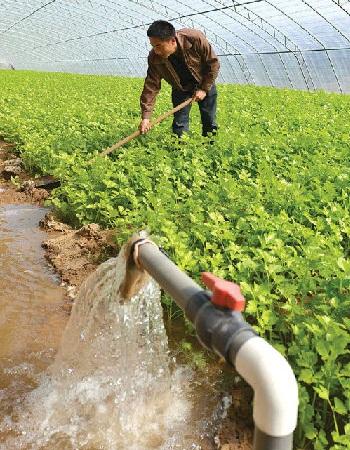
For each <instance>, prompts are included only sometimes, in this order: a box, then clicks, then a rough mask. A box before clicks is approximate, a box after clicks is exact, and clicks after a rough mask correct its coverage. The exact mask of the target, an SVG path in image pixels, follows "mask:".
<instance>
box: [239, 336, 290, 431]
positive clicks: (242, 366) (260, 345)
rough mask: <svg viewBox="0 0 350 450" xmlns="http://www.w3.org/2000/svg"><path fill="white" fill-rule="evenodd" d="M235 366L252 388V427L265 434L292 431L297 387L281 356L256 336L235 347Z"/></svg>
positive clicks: (287, 365) (288, 366) (288, 367)
mask: <svg viewBox="0 0 350 450" xmlns="http://www.w3.org/2000/svg"><path fill="white" fill-rule="evenodd" d="M235 366H236V369H237V371H238V373H239V374H240V375H241V376H242V377H243V378H244V379H245V380H246V381H247V383H249V384H250V385H251V387H252V388H253V390H254V403H253V418H254V423H255V426H256V427H258V428H259V430H260V431H262V432H264V433H265V434H267V435H269V436H274V437H282V436H287V435H289V434H292V433H293V431H294V429H295V427H296V423H297V416H298V386H297V382H296V380H295V376H294V374H293V371H292V369H291V367H290V365H289V364H288V362H287V361H286V360H285V359H284V358H283V356H282V355H281V354H280V353H279V352H278V351H277V350H275V349H274V348H273V347H272V346H271V345H270V344H268V343H267V342H266V341H265V340H264V339H262V338H260V337H253V338H251V339H249V340H248V341H247V342H245V343H244V344H243V345H242V347H241V348H240V349H239V351H238V353H237V355H236V359H235Z"/></svg>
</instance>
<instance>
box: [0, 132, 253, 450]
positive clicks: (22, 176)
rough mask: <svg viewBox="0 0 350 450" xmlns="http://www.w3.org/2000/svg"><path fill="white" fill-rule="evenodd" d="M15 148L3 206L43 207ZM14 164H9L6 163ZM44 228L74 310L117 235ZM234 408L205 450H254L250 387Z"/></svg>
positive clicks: (46, 223) (50, 219) (2, 177)
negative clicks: (79, 294) (81, 288)
mask: <svg viewBox="0 0 350 450" xmlns="http://www.w3.org/2000/svg"><path fill="white" fill-rule="evenodd" d="M17 158H18V156H16V154H15V153H14V146H13V145H11V144H9V143H6V142H3V141H0V205H5V204H13V203H32V204H37V205H39V206H43V204H44V201H45V200H46V199H47V198H48V197H49V195H50V192H49V191H47V190H46V189H37V188H35V187H34V186H33V183H32V182H31V181H30V176H29V175H28V174H26V173H25V171H23V169H22V168H21V164H20V161H18V160H17V161H13V160H15V159H17ZM8 160H10V161H12V162H10V163H7V162H6V161H8ZM13 163H15V166H16V167H15V169H13V170H14V171H15V172H16V174H15V176H16V178H15V184H14V183H13V182H12V181H11V180H10V174H11V169H10V171H7V172H6V171H5V172H4V170H5V169H6V167H7V168H8V167H9V166H11V165H12V166H13ZM40 226H41V227H42V228H43V229H45V230H46V231H47V232H48V233H49V235H50V234H51V236H50V237H49V239H47V240H46V241H45V242H43V247H44V248H45V250H46V256H47V259H48V260H49V261H50V263H51V264H52V265H53V266H54V268H55V269H56V271H57V272H58V274H59V275H60V277H61V280H62V283H63V284H64V285H65V286H66V288H67V304H66V305H65V308H66V309H67V311H68V312H69V311H70V308H71V304H72V302H73V301H74V297H75V294H76V291H77V290H78V289H79V286H80V284H81V283H82V281H83V280H84V279H85V278H86V277H87V276H88V275H89V274H90V273H91V272H92V271H94V270H95V268H96V267H97V266H98V265H99V264H100V263H101V262H103V261H105V260H106V259H107V258H109V257H111V256H115V255H116V254H117V253H118V248H116V246H115V244H114V243H113V232H112V231H110V230H102V229H101V228H100V227H99V226H98V225H97V224H90V225H87V226H85V227H83V228H81V229H79V230H74V229H72V228H71V227H70V226H69V225H67V224H64V223H62V222H60V221H59V220H57V219H56V218H55V217H54V215H53V214H52V213H48V214H47V215H46V217H45V219H44V220H43V221H42V223H41V224H40ZM231 396H232V405H231V406H230V408H229V409H228V411H227V416H226V417H225V418H223V420H222V421H221V426H220V429H219V430H218V432H217V434H216V437H215V440H214V442H208V443H207V444H205V446H203V450H214V449H220V450H251V449H252V429H253V422H252V417H251V407H250V405H251V402H252V394H251V390H250V388H249V387H247V386H243V387H235V388H234V389H233V390H232V392H231Z"/></svg>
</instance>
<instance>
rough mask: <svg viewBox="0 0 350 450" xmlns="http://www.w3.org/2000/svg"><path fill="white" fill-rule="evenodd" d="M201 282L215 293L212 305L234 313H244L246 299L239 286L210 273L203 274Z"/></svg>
mask: <svg viewBox="0 0 350 450" xmlns="http://www.w3.org/2000/svg"><path fill="white" fill-rule="evenodd" d="M201 280H202V281H203V283H204V284H205V285H206V286H207V288H208V289H210V290H211V291H212V293H213V295H212V297H211V301H212V303H214V305H216V306H220V307H222V308H228V309H231V310H232V311H243V310H244V307H245V298H244V297H243V295H242V293H241V290H240V288H239V286H238V284H235V283H231V281H226V280H223V279H222V278H219V277H216V276H215V275H213V274H212V273H210V272H202V274H201Z"/></svg>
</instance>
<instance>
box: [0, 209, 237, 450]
mask: <svg viewBox="0 0 350 450" xmlns="http://www.w3.org/2000/svg"><path fill="white" fill-rule="evenodd" d="M46 212H47V210H46V209H45V208H40V207H37V206H33V205H23V204H22V205H2V206H1V205H0V257H1V278H0V308H1V316H0V323H1V328H0V330H1V331H0V342H1V345H0V402H1V409H0V449H1V450H11V449H33V450H34V449H35V450H38V449H42V450H44V449H45V450H56V449H57V450H70V449H85V450H95V449H96V450H97V449H105V450H124V449H129V450H148V449H164V450H166V449H169V450H170V449H171V450H173V449H174V450H175V449H184V450H189V449H193V450H195V449H207V448H209V447H206V446H204V444H203V443H204V442H205V439H206V437H207V436H209V438H210V439H212V438H213V436H212V434H213V430H214V429H215V426H216V425H217V422H218V420H219V418H220V414H221V413H222V395H221V394H220V395H219V394H218V395H213V392H214V391H215V388H213V386H211V387H212V389H208V386H209V385H210V384H211V383H212V381H210V380H209V379H208V378H206V379H205V380H203V379H202V380H198V378H197V379H196V377H195V376H194V373H193V372H192V370H191V369H189V367H188V366H186V365H183V364H182V365H180V364H178V363H176V362H175V360H174V358H173V357H172V356H171V354H170V353H169V347H168V338H167V334H166V331H165V328H164V323H163V312H162V308H161V305H160V291H159V288H158V287H157V286H156V284H155V283H154V282H153V281H150V282H149V283H148V284H147V285H146V287H145V288H144V289H143V290H141V291H140V292H139V293H138V294H137V295H136V296H134V297H133V298H132V299H131V301H130V302H128V303H124V304H123V303H121V302H120V298H119V297H118V293H117V292H118V289H119V284H120V282H121V280H122V279H123V277H124V272H125V264H124V263H123V261H122V259H121V257H120V256H119V257H117V258H112V259H109V260H108V261H107V262H105V263H103V264H101V265H100V266H99V267H98V269H97V270H96V271H95V272H94V273H93V274H92V275H90V277H89V278H88V279H87V280H86V282H85V283H83V285H82V287H81V289H80V292H79V294H78V296H77V298H76V300H75V303H74V306H73V310H72V313H71V315H70V316H68V314H67V313H66V312H65V311H64V309H63V308H62V304H63V297H64V289H63V288H62V287H61V286H60V281H59V279H58V278H57V276H56V275H55V273H54V272H53V270H52V269H51V268H50V267H49V265H48V263H47V261H46V260H45V257H44V250H43V249H42V248H41V242H42V241H43V240H44V239H45V233H44V232H42V231H40V230H39V229H38V222H39V220H40V219H41V218H42V217H43V216H44V214H45V213H46ZM210 439H209V440H210ZM210 448H213V447H210ZM238 448H241V447H238Z"/></svg>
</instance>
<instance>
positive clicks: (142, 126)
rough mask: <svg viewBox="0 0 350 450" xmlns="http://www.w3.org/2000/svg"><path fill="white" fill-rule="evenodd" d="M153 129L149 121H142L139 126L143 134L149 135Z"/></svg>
mask: <svg viewBox="0 0 350 450" xmlns="http://www.w3.org/2000/svg"><path fill="white" fill-rule="evenodd" d="M150 129H151V121H150V120H149V119H142V120H141V122H140V125H139V130H140V132H141V134H145V133H147V131H149V130H150Z"/></svg>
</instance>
